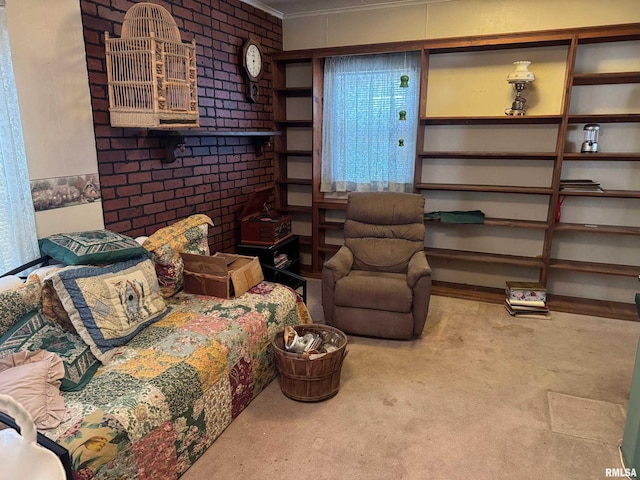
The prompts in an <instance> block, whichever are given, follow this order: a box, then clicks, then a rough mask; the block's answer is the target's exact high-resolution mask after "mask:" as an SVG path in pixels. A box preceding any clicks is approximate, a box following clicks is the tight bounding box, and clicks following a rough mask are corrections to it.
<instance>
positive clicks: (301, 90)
mask: <svg viewBox="0 0 640 480" xmlns="http://www.w3.org/2000/svg"><path fill="white" fill-rule="evenodd" d="M273 91H274V92H276V93H280V94H282V95H285V96H287V97H310V96H311V95H312V89H311V87H281V88H274V89H273Z"/></svg>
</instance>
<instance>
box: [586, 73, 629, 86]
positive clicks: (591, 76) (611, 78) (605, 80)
mask: <svg viewBox="0 0 640 480" xmlns="http://www.w3.org/2000/svg"><path fill="white" fill-rule="evenodd" d="M621 83H640V72H612V73H576V74H574V75H573V85H618V84H621Z"/></svg>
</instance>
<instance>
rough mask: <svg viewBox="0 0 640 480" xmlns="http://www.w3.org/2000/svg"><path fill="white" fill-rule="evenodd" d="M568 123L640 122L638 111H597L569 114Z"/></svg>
mask: <svg viewBox="0 0 640 480" xmlns="http://www.w3.org/2000/svg"><path fill="white" fill-rule="evenodd" d="M567 119H568V121H569V123H637V122H640V113H599V114H594V115H590V114H582V115H569V116H568V117H567Z"/></svg>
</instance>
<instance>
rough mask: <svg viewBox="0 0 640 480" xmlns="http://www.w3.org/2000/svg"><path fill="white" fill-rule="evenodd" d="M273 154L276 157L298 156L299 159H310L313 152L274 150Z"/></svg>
mask: <svg viewBox="0 0 640 480" xmlns="http://www.w3.org/2000/svg"><path fill="white" fill-rule="evenodd" d="M274 153H277V154H278V155H288V156H299V157H311V156H312V155H313V151H311V150H276V151H274Z"/></svg>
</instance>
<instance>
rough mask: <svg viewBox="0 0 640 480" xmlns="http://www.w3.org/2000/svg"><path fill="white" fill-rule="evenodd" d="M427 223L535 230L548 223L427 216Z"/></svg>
mask: <svg viewBox="0 0 640 480" xmlns="http://www.w3.org/2000/svg"><path fill="white" fill-rule="evenodd" d="M425 223H426V224H427V225H428V224H430V223H438V224H442V225H451V226H461V225H478V226H483V225H486V226H490V227H512V228H531V229H535V230H545V229H547V227H548V225H547V222H542V221H535V220H517V219H511V218H492V217H485V218H484V223H446V222H440V221H439V220H432V219H430V218H425Z"/></svg>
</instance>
